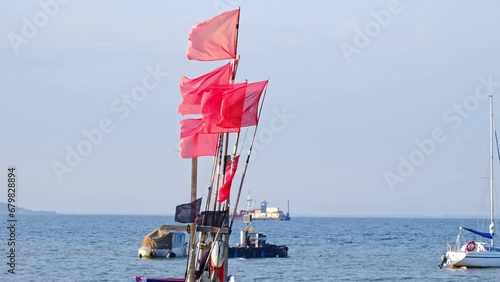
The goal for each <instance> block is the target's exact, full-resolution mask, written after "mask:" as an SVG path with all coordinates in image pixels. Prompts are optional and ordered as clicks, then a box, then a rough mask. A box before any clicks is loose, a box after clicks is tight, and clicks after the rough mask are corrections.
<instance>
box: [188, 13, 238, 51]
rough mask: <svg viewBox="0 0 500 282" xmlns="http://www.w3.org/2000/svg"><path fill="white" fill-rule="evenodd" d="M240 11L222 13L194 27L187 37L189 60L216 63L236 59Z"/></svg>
mask: <svg viewBox="0 0 500 282" xmlns="http://www.w3.org/2000/svg"><path fill="white" fill-rule="evenodd" d="M239 17H240V10H239V9H237V10H232V11H227V12H225V13H222V14H220V15H218V16H216V17H213V18H211V19H209V20H207V21H204V22H202V23H199V24H197V25H195V26H194V27H193V28H192V29H191V31H189V36H188V50H187V57H188V59H189V60H197V61H216V60H224V59H235V58H236V37H237V34H238V31H237V29H238V21H239Z"/></svg>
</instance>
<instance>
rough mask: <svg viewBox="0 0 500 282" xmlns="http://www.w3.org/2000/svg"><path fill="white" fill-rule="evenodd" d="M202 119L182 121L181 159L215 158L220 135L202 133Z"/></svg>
mask: <svg viewBox="0 0 500 282" xmlns="http://www.w3.org/2000/svg"><path fill="white" fill-rule="evenodd" d="M202 128H203V120H202V119H194V118H190V119H184V120H181V141H180V144H179V148H180V153H179V155H180V157H181V158H183V159H185V158H194V157H200V156H215V153H216V151H217V142H218V134H205V133H201V129H202Z"/></svg>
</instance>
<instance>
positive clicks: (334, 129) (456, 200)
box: [0, 0, 500, 216]
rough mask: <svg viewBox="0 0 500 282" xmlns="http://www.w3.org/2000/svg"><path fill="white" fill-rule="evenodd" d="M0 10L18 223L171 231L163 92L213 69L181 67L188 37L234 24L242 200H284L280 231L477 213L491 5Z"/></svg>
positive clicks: (494, 13)
mask: <svg viewBox="0 0 500 282" xmlns="http://www.w3.org/2000/svg"><path fill="white" fill-rule="evenodd" d="M0 3H1V5H2V8H1V9H0V34H1V35H2V37H1V40H0V85H1V93H2V94H1V95H2V100H1V102H0V105H1V108H0V109H1V110H0V132H1V133H0V136H1V138H0V140H1V141H0V168H1V169H0V179H1V181H0V183H4V185H3V186H4V188H3V189H1V190H3V191H4V192H0V199H1V201H5V199H6V196H7V187H6V184H5V183H6V178H7V167H8V166H10V165H15V166H16V167H17V170H18V182H19V189H18V204H19V205H20V206H23V207H28V208H31V209H35V210H55V211H58V212H65V213H127V214H173V213H174V211H175V206H176V205H178V204H181V203H184V202H187V201H189V197H190V194H189V187H190V173H191V172H190V161H189V160H183V159H180V158H179V156H178V152H177V149H178V142H179V132H180V126H179V121H180V120H181V116H179V115H178V113H177V106H178V104H179V103H180V100H181V95H180V93H179V79H180V77H181V76H182V75H186V76H188V77H196V76H199V75H202V74H204V73H206V72H208V71H210V70H212V69H213V68H215V67H217V66H220V65H223V64H225V63H226V61H219V62H197V61H188V60H187V58H186V47H187V35H188V32H189V30H190V28H191V27H192V26H194V25H195V24H196V23H198V22H201V21H204V20H207V19H209V18H211V17H213V16H215V15H217V14H218V13H220V12H222V11H225V10H229V9H234V8H236V7H238V6H240V7H241V21H240V33H239V42H238V43H239V45H238V53H239V54H240V55H241V62H240V68H239V71H238V75H237V80H238V81H242V80H244V79H248V80H249V81H257V80H264V79H267V78H269V79H270V83H269V88H268V92H267V97H266V103H265V105H264V111H263V113H262V118H261V125H260V126H261V128H260V131H259V132H260V134H258V138H257V142H258V146H257V147H256V150H255V151H256V155H255V158H254V159H253V160H252V161H251V163H250V166H249V170H248V174H247V178H246V182H245V186H244V189H243V194H244V195H245V196H246V194H247V192H248V191H250V192H251V195H252V196H253V198H255V199H256V200H257V202H260V201H262V200H267V201H268V202H269V205H270V206H279V207H281V208H282V209H286V203H287V200H290V208H291V213H292V216H293V215H297V214H299V215H372V216H379V215H380V216H443V215H449V216H455V215H461V214H468V213H473V212H475V211H477V210H478V208H477V206H478V204H479V203H480V202H481V201H483V200H484V198H483V196H482V195H483V193H482V192H483V190H484V188H485V187H486V186H485V183H486V180H485V177H488V170H487V168H488V160H487V158H488V106H487V104H488V101H487V98H486V96H487V93H488V92H489V91H492V92H493V93H494V94H496V93H500V56H499V50H500V30H499V29H498V27H499V26H500V22H499V17H498V11H499V10H500V2H498V1H494V0H491V1H451V0H448V1H434V0H428V1H409V0H406V1H403V0H401V1H390V0H389V1H387V0H384V1H373V0H360V1H326V0H325V1H267V0H266V1H263V0H252V1H249V0H216V1H168V0H162V1H160V0H158V1H153V0H152V1H119V0H110V1H94V0H85V1H83V0H73V1H68V0H65V1H63V0H59V1H56V0H39V1H15V0H2V1H1V2H0ZM141 89H142V92H141ZM144 89H146V90H145V91H144ZM132 95H135V96H132ZM134 97H135V98H134ZM497 97H498V99H500V96H497ZM130 99H132V100H130ZM498 99H497V101H496V104H497V105H498V107H497V108H499V107H500V102H499V101H498ZM97 130H99V131H100V132H101V133H96V132H97ZM87 136H91V137H87ZM92 142H93V143H92ZM89 145H90V147H89ZM77 150H80V151H81V152H83V153H84V154H83V155H84V156H82V155H81V154H80V157H81V159H78V158H75V157H74V156H73V157H71V156H70V157H68V155H71V154H72V153H70V152H73V151H75V152H77ZM77 153H78V152H77ZM244 153H245V154H246V152H244ZM59 164H60V165H63V166H65V167H66V168H67V170H63V171H62V172H61V170H60V171H59V175H58V173H56V172H55V169H54V167H55V166H58V165H59ZM210 164H211V159H210V158H206V157H205V158H203V159H201V160H200V172H199V189H198V191H199V194H200V195H201V194H203V193H205V191H206V185H207V183H208V180H209V179H208V178H209V167H210ZM61 167H62V166H59V169H61ZM1 171H3V172H1ZM499 179H500V178H499ZM236 183H238V182H236ZM1 190H0V191H1ZM233 191H235V187H233ZM234 195H235V193H233V196H234ZM233 201H234V200H233ZM240 207H244V205H243V204H241V205H240Z"/></svg>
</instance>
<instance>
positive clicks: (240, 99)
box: [217, 80, 268, 128]
mask: <svg viewBox="0 0 500 282" xmlns="http://www.w3.org/2000/svg"><path fill="white" fill-rule="evenodd" d="M267 82H268V81H267V80H265V81H260V82H254V83H248V84H247V85H246V89H245V91H244V92H242V91H238V92H236V91H232V92H225V93H224V94H223V96H222V104H221V119H220V121H219V123H218V124H217V126H220V127H223V128H235V127H238V128H241V127H245V126H252V125H256V124H257V118H258V110H259V101H260V97H261V96H262V92H263V91H264V88H265V87H266V85H267Z"/></svg>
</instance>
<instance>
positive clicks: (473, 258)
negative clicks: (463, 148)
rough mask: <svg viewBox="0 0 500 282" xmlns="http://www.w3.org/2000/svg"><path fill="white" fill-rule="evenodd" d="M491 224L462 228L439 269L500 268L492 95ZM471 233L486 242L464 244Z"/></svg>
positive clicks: (491, 102) (491, 98) (491, 103)
mask: <svg viewBox="0 0 500 282" xmlns="http://www.w3.org/2000/svg"><path fill="white" fill-rule="evenodd" d="M489 100H490V158H489V159H490V177H489V186H490V187H489V188H490V189H489V190H490V203H489V204H490V207H489V208H490V224H489V231H488V232H482V231H477V230H474V229H471V228H467V227H463V226H461V227H460V228H459V229H460V231H459V232H458V235H457V238H456V241H455V246H454V248H451V246H450V245H449V244H448V251H447V252H446V254H445V255H444V256H443V258H442V261H441V263H440V264H439V267H440V268H441V267H443V266H444V265H449V266H451V267H500V248H499V247H496V246H495V245H494V239H493V238H494V235H495V223H494V212H495V205H494V197H493V195H494V189H493V188H494V187H493V137H494V136H493V96H492V95H490V99H489ZM463 231H466V232H470V233H472V234H475V235H479V236H480V237H483V238H484V239H487V240H484V241H485V242H476V241H468V242H466V243H464V244H462V241H461V236H462V232H463Z"/></svg>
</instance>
